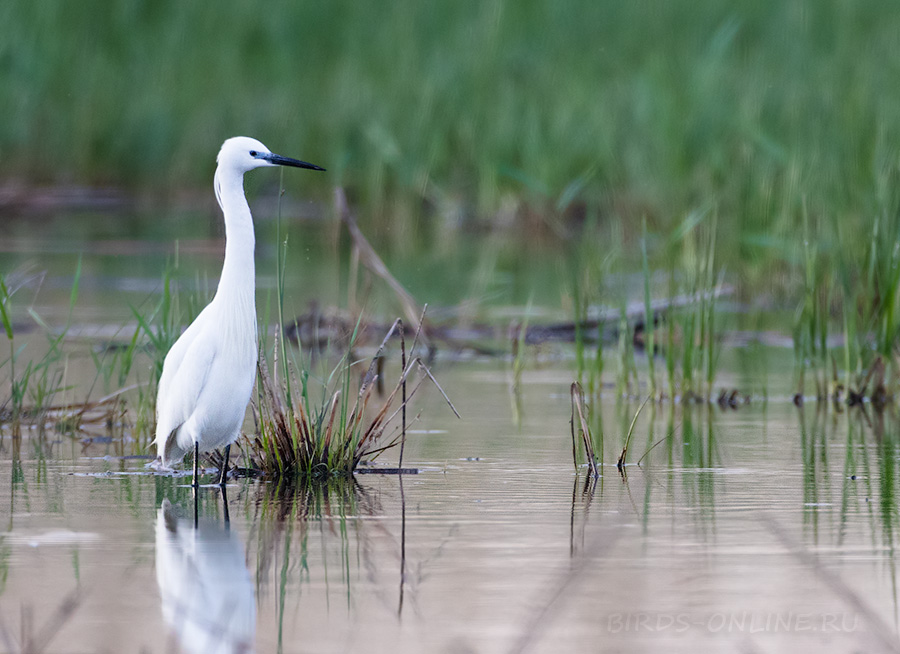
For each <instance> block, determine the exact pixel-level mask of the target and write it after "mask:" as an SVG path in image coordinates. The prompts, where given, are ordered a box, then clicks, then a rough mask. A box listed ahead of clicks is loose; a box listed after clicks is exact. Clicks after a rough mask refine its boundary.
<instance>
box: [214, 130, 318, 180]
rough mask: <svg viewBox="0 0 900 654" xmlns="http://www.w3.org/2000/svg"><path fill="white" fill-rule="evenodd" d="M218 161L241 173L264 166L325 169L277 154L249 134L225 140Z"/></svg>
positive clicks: (222, 166) (222, 165)
mask: <svg viewBox="0 0 900 654" xmlns="http://www.w3.org/2000/svg"><path fill="white" fill-rule="evenodd" d="M216 161H218V163H219V168H231V169H232V170H235V171H237V172H240V173H246V172H247V171H248V170H253V169H254V168H261V167H262V166H294V167H295V168H309V169H310V170H325V169H324V168H320V167H319V166H316V165H314V164H311V163H306V162H305V161H299V160H297V159H291V158H290V157H282V156H281V155H280V154H275V153H273V152H272V151H271V150H269V148H267V147H266V146H264V145H263V144H262V143H260V142H259V141H257V140H256V139H252V138H250V137H248V136H235V137H234V138H230V139H228V140H227V141H225V142H224V143H223V144H222V149H221V150H219V156H218V157H216Z"/></svg>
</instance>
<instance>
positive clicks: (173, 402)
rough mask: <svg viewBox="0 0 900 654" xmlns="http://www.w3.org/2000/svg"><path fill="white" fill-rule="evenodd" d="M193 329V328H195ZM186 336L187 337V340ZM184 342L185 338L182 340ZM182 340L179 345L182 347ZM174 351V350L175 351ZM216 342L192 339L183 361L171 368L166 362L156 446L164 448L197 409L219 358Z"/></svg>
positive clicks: (160, 397) (160, 398)
mask: <svg viewBox="0 0 900 654" xmlns="http://www.w3.org/2000/svg"><path fill="white" fill-rule="evenodd" d="M192 326H193V325H192ZM187 335H188V332H185V334H184V336H187ZM182 338H183V337H182ZM180 342H181V341H180V340H179V342H178V343H176V345H179V344H180ZM172 349H173V350H174V349H175V348H174V346H173V348H172ZM216 350H217V347H216V342H215V340H214V339H205V338H198V337H197V335H196V334H195V335H193V338H191V339H189V342H188V344H187V347H186V348H185V350H184V351H183V353H182V352H177V353H176V354H180V355H181V356H180V360H178V359H177V358H176V359H173V360H172V362H171V363H172V365H170V361H169V358H168V357H167V358H166V362H165V365H164V366H163V379H164V380H165V383H163V379H161V380H160V387H159V395H158V397H157V401H156V414H157V424H156V444H157V447H161V446H164V445H165V443H166V440H167V439H168V438H169V437H170V436H171V434H172V432H173V431H175V430H176V429H178V428H179V427H180V426H181V425H183V424H184V423H185V422H186V421H187V419H188V418H190V416H191V414H192V413H193V412H194V410H195V409H196V408H197V401H198V399H199V397H200V394H201V393H202V392H203V387H204V386H205V385H206V382H207V380H208V379H209V371H210V368H212V364H213V361H214V360H215V355H216Z"/></svg>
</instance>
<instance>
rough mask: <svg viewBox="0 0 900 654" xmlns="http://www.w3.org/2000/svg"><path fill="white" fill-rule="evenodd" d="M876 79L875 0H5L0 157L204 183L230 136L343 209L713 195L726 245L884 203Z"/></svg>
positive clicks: (42, 175)
mask: <svg viewBox="0 0 900 654" xmlns="http://www.w3.org/2000/svg"><path fill="white" fill-rule="evenodd" d="M898 72H900V7H898V6H897V4H896V3H894V2H890V1H888V0H855V1H847V0H808V1H804V0H789V1H785V0H746V1H741V0H735V1H730V2H727V1H726V2H722V1H721V0H672V1H668V2H656V1H636V2H612V1H609V0H599V1H598V0H570V1H567V2H557V1H553V0H519V1H517V2H504V1H503V0H479V1H473V0H454V1H453V2H446V1H445V2H435V1H433V0H424V1H423V0H415V1H412V0H398V1H395V2H390V3H384V2H344V1H334V0H328V1H325V0H321V1H317V0H313V1H309V0H304V1H300V2H296V1H287V0H268V1H267V2H248V1H247V0H220V1H217V2H187V3H185V2H180V1H175V0H133V1H123V0H120V1H117V2H110V1H109V0H104V1H100V0H80V1H79V2H65V1H62V0H6V1H5V2H3V3H0V117H2V119H0V173H2V178H3V179H4V180H7V182H9V180H16V181H19V182H22V181H24V182H25V183H27V184H32V183H35V184H37V183H39V184H44V183H49V184H54V183H79V184H88V185H98V184H106V185H115V186H120V187H125V188H127V189H132V190H139V191H146V192H147V194H148V195H153V194H165V193H166V192H167V191H168V192H172V191H173V190H176V189H185V188H202V189H204V190H206V189H207V188H208V186H209V183H210V182H209V180H210V178H211V173H212V169H213V166H214V155H215V153H216V151H217V150H218V146H219V144H220V143H221V142H222V140H224V138H226V137H228V136H231V135H235V134H247V135H252V136H256V137H258V138H260V139H261V140H262V141H263V142H265V143H266V144H267V145H269V147H271V148H272V149H273V150H275V151H277V152H283V153H285V154H288V155H292V156H298V157H302V158H305V159H307V160H309V161H313V162H316V163H319V164H321V165H323V166H325V167H327V168H328V170H329V173H328V175H327V176H318V177H317V176H305V177H304V178H303V181H302V188H303V189H304V192H306V193H309V194H312V195H314V196H317V197H319V198H321V199H322V200H326V201H327V199H328V198H329V190H330V188H331V186H332V185H334V184H341V185H344V186H346V187H347V188H348V189H349V190H350V192H351V193H352V194H353V197H354V198H355V199H356V201H357V202H358V203H359V205H360V206H361V207H362V213H363V215H364V216H365V217H379V216H380V217H382V218H384V217H388V216H390V215H392V214H394V213H396V212H398V211H402V212H406V213H409V212H412V213H420V212H421V213H424V214H429V215H439V216H443V217H445V218H450V219H452V220H453V221H455V222H458V221H466V220H479V221H481V220H485V221H492V220H495V219H496V218H498V217H499V216H509V215H512V216H513V217H518V218H521V217H522V216H523V215H526V214H530V213H532V212H533V213H536V214H538V215H539V216H540V219H541V220H547V221H551V222H552V221H554V220H556V221H563V222H565V221H573V220H574V221H576V223H578V222H579V221H583V220H584V219H585V218H595V219H597V220H600V221H604V220H613V219H624V220H626V221H635V220H639V219H640V218H641V217H647V218H648V220H649V221H650V225H651V227H656V228H659V229H663V230H665V229H666V228H668V227H671V226H672V225H674V224H677V223H678V222H680V220H681V219H682V218H683V216H684V214H685V212H688V211H691V210H694V209H697V208H705V207H714V208H715V209H716V211H717V212H718V213H719V214H720V216H721V217H722V220H723V221H724V222H725V224H726V225H729V228H728V229H733V230H739V231H740V232H741V233H742V234H743V236H744V237H745V238H744V243H745V245H746V243H752V242H754V239H756V240H759V238H761V235H763V234H765V235H768V237H773V236H774V237H775V238H777V237H778V235H779V234H787V233H790V231H791V230H794V229H796V227H797V225H798V220H799V216H800V213H801V211H802V210H803V206H804V203H805V206H806V210H807V211H811V212H819V213H821V212H827V213H829V214H836V215H837V216H839V217H840V218H841V220H854V219H856V220H860V216H863V215H871V214H873V213H877V212H881V211H885V210H893V209H894V208H895V203H896V199H895V196H896V193H895V192H894V190H893V189H894V187H895V185H896V184H895V182H896V172H897V165H898V146H900V85H898V84H897V80H898ZM423 207H424V210H423V209H422V208H423ZM726 231H728V230H726Z"/></svg>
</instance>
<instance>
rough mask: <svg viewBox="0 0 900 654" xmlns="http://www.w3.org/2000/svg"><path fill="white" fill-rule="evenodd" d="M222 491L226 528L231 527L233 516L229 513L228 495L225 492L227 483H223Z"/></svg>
mask: <svg viewBox="0 0 900 654" xmlns="http://www.w3.org/2000/svg"><path fill="white" fill-rule="evenodd" d="M221 491H222V505H223V506H224V507H225V509H224V510H225V527H226V529H230V528H231V517H230V516H229V515H228V495H227V494H226V492H225V485H224V484H223V485H222V487H221Z"/></svg>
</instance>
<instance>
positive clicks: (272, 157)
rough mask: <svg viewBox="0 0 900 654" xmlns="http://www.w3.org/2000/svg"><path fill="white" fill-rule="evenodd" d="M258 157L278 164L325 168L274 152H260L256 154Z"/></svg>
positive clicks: (314, 168) (315, 168)
mask: <svg viewBox="0 0 900 654" xmlns="http://www.w3.org/2000/svg"><path fill="white" fill-rule="evenodd" d="M256 158H257V159H265V160H266V161H268V162H269V163H273V164H276V165H278V166H293V167H294V168H308V169H310V170H323V171H324V170H325V169H324V168H322V167H320V166H317V165H315V164H311V163H306V162H305V161H300V160H299V159H291V158H290V157H282V156H281V155H280V154H274V153H272V152H268V153H266V152H260V153H259V154H258V155H256Z"/></svg>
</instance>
